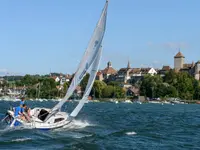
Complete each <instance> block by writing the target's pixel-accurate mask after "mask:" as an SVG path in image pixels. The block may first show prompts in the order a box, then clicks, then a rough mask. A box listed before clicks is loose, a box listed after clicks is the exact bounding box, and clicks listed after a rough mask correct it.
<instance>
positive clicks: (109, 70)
mask: <svg viewBox="0 0 200 150" xmlns="http://www.w3.org/2000/svg"><path fill="white" fill-rule="evenodd" d="M101 73H102V74H103V80H109V81H110V80H111V81H112V80H114V79H113V76H115V75H116V74H117V71H116V70H115V69H114V68H113V67H112V64H111V62H110V61H109V62H108V63H107V67H106V68H105V69H104V70H102V71H101Z"/></svg>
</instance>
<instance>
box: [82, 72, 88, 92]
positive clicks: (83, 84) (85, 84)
mask: <svg viewBox="0 0 200 150" xmlns="http://www.w3.org/2000/svg"><path fill="white" fill-rule="evenodd" d="M89 77H90V75H89V74H86V75H85V77H84V78H83V80H82V81H81V83H80V86H81V89H82V91H85V88H86V86H87V83H88V79H89Z"/></svg>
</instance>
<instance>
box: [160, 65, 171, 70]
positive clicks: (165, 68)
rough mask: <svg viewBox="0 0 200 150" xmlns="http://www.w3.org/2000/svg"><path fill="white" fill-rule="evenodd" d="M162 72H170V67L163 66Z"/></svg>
mask: <svg viewBox="0 0 200 150" xmlns="http://www.w3.org/2000/svg"><path fill="white" fill-rule="evenodd" d="M162 70H164V71H169V70H171V67H170V66H163V68H162Z"/></svg>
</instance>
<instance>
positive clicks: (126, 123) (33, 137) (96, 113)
mask: <svg viewBox="0 0 200 150" xmlns="http://www.w3.org/2000/svg"><path fill="white" fill-rule="evenodd" d="M18 103H19V102H8V101H0V118H3V117H4V113H5V112H6V110H7V109H8V108H9V107H10V106H17V105H18ZM26 103H27V104H28V105H29V106H30V107H32V108H33V107H36V106H39V107H52V106H54V105H55V104H56V103H57V102H55V101H43V102H39V101H27V102H26ZM76 104H77V103H72V102H70V103H67V104H66V105H65V106H64V109H65V110H66V111H67V112H70V111H71V110H72V109H73V108H74V107H75V106H76ZM0 149H18V150H19V149H27V150H31V149H41V150H43V149H47V150H51V149H52V150H53V149H69V150H89V149H91V150H93V149H94V150H118V149H119V150H132V149H142V150H143V149H153V150H157V149H158V150H160V149H161V150H169V149H174V150H179V149H181V150H182V149H185V150H188V149H200V105H192V104H191V105H181V104H180V105H178V104H177V105H170V104H164V105H161V104H142V105H140V104H126V103H118V104H115V103H88V104H86V105H85V106H84V108H83V109H82V111H81V112H80V114H79V115H78V117H77V118H76V120H75V121H73V123H72V124H71V125H70V127H69V128H61V129H56V130H52V131H39V130H36V129H26V128H18V129H9V128H8V127H7V126H6V125H5V124H3V123H1V124H0Z"/></svg>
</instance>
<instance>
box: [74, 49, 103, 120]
mask: <svg viewBox="0 0 200 150" xmlns="http://www.w3.org/2000/svg"><path fill="white" fill-rule="evenodd" d="M101 52H102V47H100V49H99V51H98V55H97V57H96V59H95V61H94V63H93V64H92V68H91V71H90V77H89V79H88V83H87V86H86V89H85V92H84V95H83V97H82V99H81V100H80V102H79V104H78V105H77V106H76V108H75V109H74V110H73V111H72V113H71V114H70V116H71V117H76V116H77V115H78V113H79V111H80V110H81V109H82V107H83V105H84V104H85V102H86V101H87V99H88V96H89V94H90V92H91V89H92V86H93V83H94V81H95V78H96V74H97V71H98V69H99V63H100V59H101Z"/></svg>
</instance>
